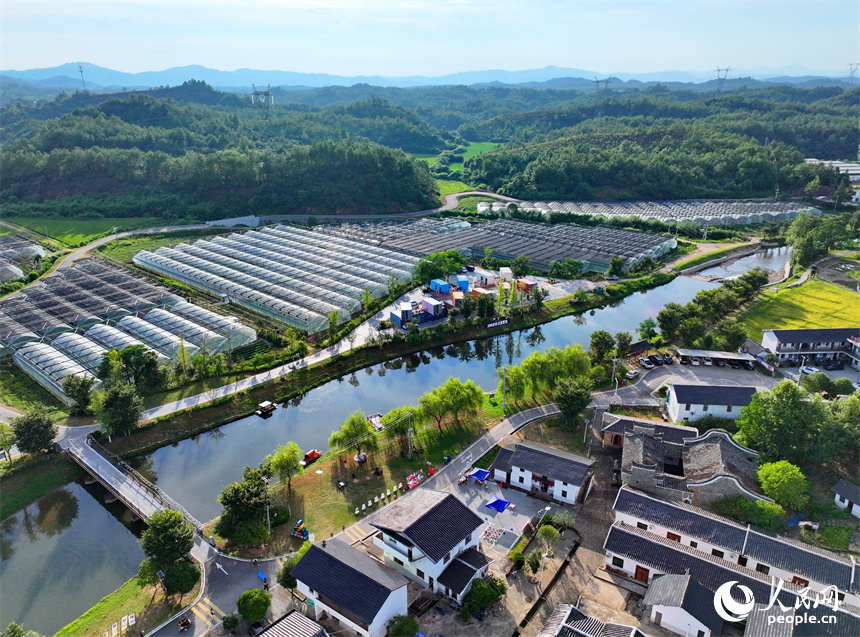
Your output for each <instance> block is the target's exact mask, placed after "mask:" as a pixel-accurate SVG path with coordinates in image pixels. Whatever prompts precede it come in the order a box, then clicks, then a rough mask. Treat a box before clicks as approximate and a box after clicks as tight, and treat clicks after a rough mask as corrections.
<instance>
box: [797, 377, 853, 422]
mask: <svg viewBox="0 0 860 637" xmlns="http://www.w3.org/2000/svg"><path fill="white" fill-rule="evenodd" d="M800 382H801V383H803V381H800ZM830 389H831V390H832V392H831V393H834V394H836V395H837V396H840V395H841V396H848V395H850V394H852V393H854V385H852V384H851V379H850V378H834V379H833V381H831V383H830ZM843 402H844V401H843ZM857 422H858V423H860V419H858V420H857Z"/></svg>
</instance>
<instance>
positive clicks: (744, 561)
mask: <svg viewBox="0 0 860 637" xmlns="http://www.w3.org/2000/svg"><path fill="white" fill-rule="evenodd" d="M746 565H747V558H746V557H744V556H743V555H738V566H746Z"/></svg>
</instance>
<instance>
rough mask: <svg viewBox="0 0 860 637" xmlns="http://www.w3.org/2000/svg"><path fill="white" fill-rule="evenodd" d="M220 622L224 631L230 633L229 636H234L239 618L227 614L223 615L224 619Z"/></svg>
mask: <svg viewBox="0 0 860 637" xmlns="http://www.w3.org/2000/svg"><path fill="white" fill-rule="evenodd" d="M221 621H222V623H223V625H224V629H225V630H228V631H230V634H231V635H235V634H236V628H238V627H239V618H238V617H236V615H234V614H233V613H228V614H226V615H224V619H223V620H221Z"/></svg>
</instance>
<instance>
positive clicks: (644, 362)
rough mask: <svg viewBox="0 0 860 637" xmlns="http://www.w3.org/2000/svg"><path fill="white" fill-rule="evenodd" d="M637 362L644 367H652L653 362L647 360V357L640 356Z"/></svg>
mask: <svg viewBox="0 0 860 637" xmlns="http://www.w3.org/2000/svg"><path fill="white" fill-rule="evenodd" d="M639 364H640V365H642V367H644V368H645V369H654V363H652V362H651V361H649V360H648V359H647V358H640V359H639Z"/></svg>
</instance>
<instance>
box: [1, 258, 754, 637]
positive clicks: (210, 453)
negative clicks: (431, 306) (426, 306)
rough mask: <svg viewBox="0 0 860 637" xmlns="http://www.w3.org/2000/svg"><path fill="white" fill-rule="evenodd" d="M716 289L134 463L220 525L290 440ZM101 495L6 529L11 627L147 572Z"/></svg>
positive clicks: (518, 336)
mask: <svg viewBox="0 0 860 637" xmlns="http://www.w3.org/2000/svg"><path fill="white" fill-rule="evenodd" d="M747 267H748V268H749V267H755V266H752V265H751V266H747ZM713 286H714V284H711V283H706V282H703V281H698V280H695V279H688V278H684V277H678V278H676V279H675V280H674V281H672V282H671V283H669V284H668V285H665V286H662V287H659V288H656V289H653V290H647V291H644V292H640V293H637V294H634V295H633V296H630V297H628V298H627V299H625V300H623V301H621V302H619V303H615V304H613V306H610V307H605V308H602V309H598V310H594V311H592V312H588V313H586V314H584V315H582V316H568V317H564V318H561V319H558V320H556V321H553V322H552V323H548V324H546V325H542V326H540V327H536V328H531V329H528V330H523V331H520V332H517V333H514V334H509V335H503V336H499V337H496V338H492V339H482V340H476V341H471V342H468V343H462V344H459V345H453V346H450V347H446V348H437V349H436V350H433V351H428V352H422V353H420V354H415V355H413V356H409V357H406V358H402V359H398V360H395V361H390V362H388V363H385V364H382V365H376V366H374V367H369V368H367V369H364V370H361V371H359V372H357V373H355V374H353V375H352V376H348V377H344V378H342V379H339V380H337V381H332V382H329V383H327V384H326V385H323V386H321V387H318V388H317V389H314V390H312V391H310V392H308V394H306V395H305V396H304V397H302V398H301V399H299V400H294V401H291V404H290V405H289V406H287V407H286V408H283V409H278V410H277V411H275V412H274V414H273V415H272V417H270V418H268V419H261V418H259V417H257V416H250V417H248V418H243V419H242V420H238V421H236V422H233V423H231V424H229V425H225V426H224V427H220V428H218V429H216V430H213V431H210V432H207V433H205V434H201V435H199V436H196V437H195V438H192V439H188V440H184V441H182V442H179V443H176V444H174V445H171V446H169V447H164V448H163V449H159V450H158V451H156V452H154V453H152V454H150V455H148V456H146V457H143V458H140V459H138V460H137V461H136V463H135V464H136V467H137V468H138V470H140V471H141V472H142V473H144V475H146V476H147V477H149V478H150V479H152V480H153V481H154V482H157V483H158V485H159V486H160V487H161V488H162V489H164V491H165V492H167V493H168V494H169V495H170V496H172V497H173V498H174V499H175V500H177V501H178V502H180V503H181V504H182V505H183V506H185V507H186V508H187V509H188V510H189V511H190V512H191V513H192V514H193V515H194V516H195V517H196V518H198V519H200V520H209V519H212V518H214V517H215V516H217V515H218V514H219V513H220V505H219V504H218V502H217V501H216V497H217V495H218V494H219V493H220V492H221V490H222V489H223V488H224V486H225V485H227V484H229V483H230V482H233V481H235V480H238V479H240V478H241V475H242V469H243V467H244V466H245V465H256V464H259V462H260V461H261V460H262V459H263V458H264V457H265V456H266V455H267V454H269V453H271V452H272V451H273V450H274V449H275V448H276V447H277V446H279V445H281V444H283V443H285V442H287V441H290V440H292V441H295V442H296V443H298V445H299V447H300V448H302V449H305V450H307V449H311V448H319V449H322V450H325V449H327V448H328V437H329V435H330V434H331V432H332V431H333V430H335V429H337V428H339V427H340V425H341V424H342V423H343V421H344V420H345V419H346V417H347V415H348V414H349V413H350V412H352V411H354V410H355V409H359V408H360V409H362V410H364V412H365V413H374V412H383V413H384V412H386V411H388V410H389V409H391V408H393V407H397V406H399V405H405V404H415V403H416V401H417V399H418V396H420V395H421V394H423V393H424V392H426V391H427V390H428V389H430V388H432V387H435V386H437V385H441V384H442V383H444V382H445V380H447V378H448V377H449V376H455V377H459V378H461V379H462V380H467V379H471V380H473V381H475V383H477V384H478V385H480V386H481V387H483V388H484V389H485V390H489V389H491V388H493V387H495V386H496V384H497V383H498V380H497V379H496V376H495V370H496V369H497V368H498V367H500V366H502V365H507V364H509V363H518V362H519V361H521V360H522V359H523V358H525V357H526V356H528V355H529V353H530V352H532V351H534V350H540V349H546V348H548V347H550V346H556V347H564V346H566V345H570V344H573V343H581V344H582V345H583V346H587V345H588V343H589V337H590V334H591V332H593V331H594V330H597V329H605V330H608V331H610V332H618V331H622V330H627V331H630V332H631V333H633V334H634V337H635V332H636V326H637V325H638V324H639V323H640V322H641V321H642V320H643V319H644V318H646V317H649V316H650V317H654V316H656V314H657V312H658V311H659V310H660V309H661V308H662V307H663V305H665V304H666V303H667V302H669V301H674V302H677V303H686V302H687V301H689V300H690V299H691V298H693V296H694V295H695V294H696V292H698V291H699V290H703V289H706V288H710V287H713ZM100 489H101V488H100V487H98V486H93V487H87V488H86V489H84V488H83V487H81V486H79V485H77V484H70V485H67V486H65V487H63V488H61V489H58V490H57V491H54V492H52V493H51V494H49V495H48V496H46V497H45V498H43V499H42V500H40V501H39V502H38V503H36V504H34V505H32V506H31V507H29V508H28V509H27V510H26V511H23V512H19V513H18V514H16V515H15V516H13V517H11V518H9V519H7V520H5V521H4V522H3V523H2V529H3V534H2V549H3V554H2V557H3V562H2V564H0V588H2V591H3V594H2V596H0V617H2V623H3V626H2V627H5V625H6V624H8V623H9V622H11V621H18V622H24V623H25V624H26V626H27V627H28V628H30V629H33V630H37V631H39V632H42V633H45V634H51V633H53V632H55V631H56V630H57V629H58V628H60V627H62V626H63V625H65V624H67V623H68V622H70V621H72V620H74V619H75V618H76V617H78V616H79V615H80V613H82V612H83V611H84V610H86V609H88V608H89V607H90V606H92V604H93V603H94V602H95V601H97V600H98V599H100V598H101V597H103V596H104V595H106V594H107V593H110V592H111V591H113V590H115V589H116V588H117V587H118V586H119V585H120V584H121V583H122V582H124V581H126V580H127V579H129V578H130V577H131V576H133V575H134V573H136V572H137V567H138V565H139V564H140V561H141V560H142V559H143V556H142V553H141V551H140V548H139V547H138V545H137V542H136V540H135V535H134V534H135V532H137V531H138V530H139V524H140V523H137V525H133V526H132V527H131V528H129V527H128V525H127V523H126V520H123V519H122V515H121V514H119V513H117V514H116V515H115V514H113V513H111V512H110V511H114V509H113V508H110V510H108V509H106V508H105V507H104V505H102V504H101V503H100V501H99V500H96V499H94V497H93V496H92V495H91V493H99V495H98V497H99V498H101V495H102V493H101V491H100ZM57 502H62V503H63V505H62V507H60V508H58V506H59V505H57V504H56V503H57ZM120 509H121V507H120ZM72 511H74V512H75V514H74V515H73V514H72V513H71V512H72ZM34 522H35V524H34ZM32 529H35V530H32Z"/></svg>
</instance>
